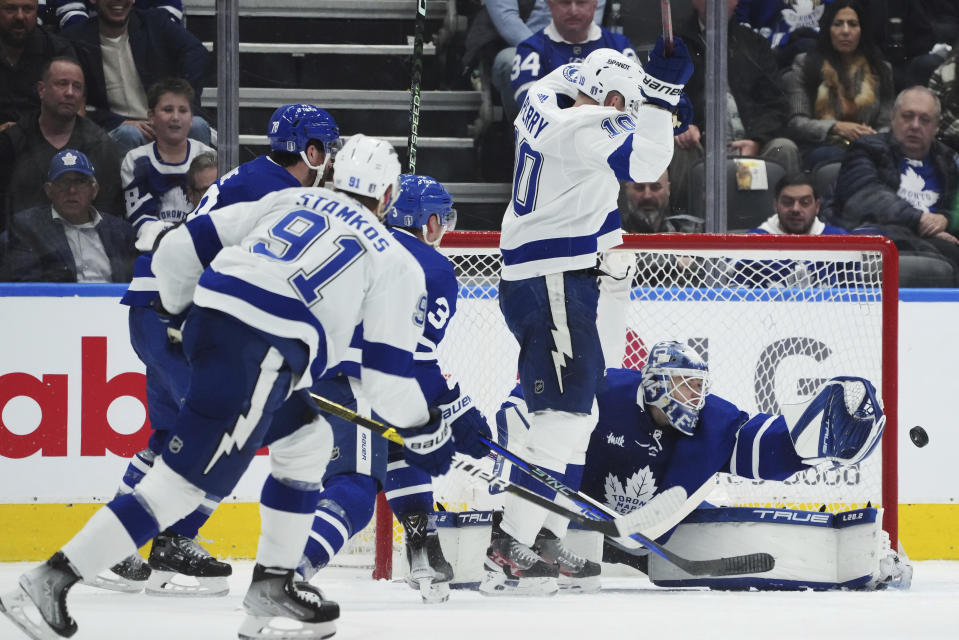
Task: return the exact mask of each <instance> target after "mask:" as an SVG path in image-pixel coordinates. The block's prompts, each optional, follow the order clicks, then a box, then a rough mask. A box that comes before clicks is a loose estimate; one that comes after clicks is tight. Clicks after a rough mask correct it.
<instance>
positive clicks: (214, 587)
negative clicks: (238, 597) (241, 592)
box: [146, 530, 233, 597]
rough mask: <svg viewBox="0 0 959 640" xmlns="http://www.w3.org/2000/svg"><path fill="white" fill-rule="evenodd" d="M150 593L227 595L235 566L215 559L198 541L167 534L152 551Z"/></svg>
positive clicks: (148, 581)
mask: <svg viewBox="0 0 959 640" xmlns="http://www.w3.org/2000/svg"><path fill="white" fill-rule="evenodd" d="M149 563H150V569H152V572H151V574H150V577H149V579H148V580H147V583H146V592H147V593H149V594H151V595H155V596H200V597H213V596H225V595H226V594H228V593H229V592H230V586H229V584H227V580H226V579H227V577H229V576H230V575H232V573H233V567H231V566H230V565H228V564H227V563H225V562H220V561H219V560H217V559H216V558H214V557H213V556H211V555H210V554H209V553H208V552H207V550H206V549H204V548H203V547H201V546H200V544H199V543H198V542H197V541H196V540H192V539H190V538H187V537H186V536H181V535H179V534H176V533H173V532H172V531H169V530H167V531H164V532H163V533H161V534H160V535H158V536H157V537H156V538H154V539H153V548H152V549H150V560H149Z"/></svg>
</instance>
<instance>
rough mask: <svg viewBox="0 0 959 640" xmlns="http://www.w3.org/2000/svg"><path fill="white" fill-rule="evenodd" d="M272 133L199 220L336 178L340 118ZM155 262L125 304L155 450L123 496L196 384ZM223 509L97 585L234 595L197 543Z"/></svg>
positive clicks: (308, 119) (135, 468) (161, 538)
mask: <svg viewBox="0 0 959 640" xmlns="http://www.w3.org/2000/svg"><path fill="white" fill-rule="evenodd" d="M267 132H268V134H267V135H268V139H269V141H270V149H271V151H270V153H269V155H266V156H260V157H258V158H256V159H254V160H251V161H249V162H246V163H244V164H242V165H240V166H239V167H238V168H237V169H234V170H233V171H231V172H230V173H228V174H227V175H225V176H223V178H221V179H219V180H217V181H216V182H215V183H214V185H213V186H211V188H210V189H209V190H208V192H207V193H206V194H205V195H204V196H203V198H202V200H201V202H200V206H199V207H198V210H197V211H196V212H194V214H192V215H202V214H206V213H209V212H210V211H214V210H216V209H219V208H221V207H224V206H226V205H230V204H236V203H240V202H252V201H255V200H259V199H260V198H262V197H263V196H265V195H266V194H268V193H272V192H274V191H280V190H281V189H286V188H289V187H299V186H303V187H307V186H317V183H320V184H322V181H323V180H325V179H326V177H328V175H329V168H330V167H331V166H332V158H333V155H334V154H335V153H336V151H337V150H339V148H340V147H341V146H342V143H341V141H340V135H339V129H338V128H337V126H336V123H335V122H334V121H333V118H332V117H331V116H330V115H329V114H328V113H327V112H326V111H324V110H323V109H319V108H317V107H315V106H313V105H308V104H289V105H283V106H281V107H279V108H278V109H276V111H274V112H273V115H272V116H271V117H270V123H269V125H268V127H267ZM152 259H153V254H152V253H146V254H144V255H142V256H140V257H139V258H137V261H136V263H135V265H134V277H133V281H132V282H131V283H130V287H129V289H128V291H127V293H126V294H125V295H124V296H123V298H122V299H121V301H120V302H121V303H122V304H126V305H129V306H130V319H129V326H130V341H131V343H132V345H133V349H134V351H136V353H137V355H138V356H139V357H140V360H142V361H143V363H144V365H145V366H146V381H147V408H148V411H149V416H150V425H151V427H152V428H153V433H152V434H151V436H150V441H149V443H148V445H147V448H146V449H144V450H142V451H140V452H138V453H137V454H136V456H134V458H133V459H132V460H131V461H130V464H129V465H128V466H127V469H126V472H125V473H124V476H123V481H122V483H121V484H120V487H119V490H118V491H119V493H121V494H122V493H129V492H131V491H133V489H134V488H135V487H136V485H137V483H138V482H139V481H140V480H141V479H142V478H143V474H144V473H146V471H147V470H148V469H149V468H150V467H151V466H152V464H153V461H154V459H155V458H156V456H158V455H159V454H160V452H161V451H162V450H163V448H164V446H165V445H166V443H167V441H168V440H169V438H170V432H169V428H170V426H171V425H173V423H174V421H175V420H176V415H177V412H178V411H179V408H180V405H181V404H182V399H183V398H184V397H185V396H186V390H187V383H188V381H189V367H188V364H187V361H186V358H185V357H184V354H183V350H182V349H181V348H180V345H179V344H176V343H171V342H170V339H169V336H168V335H167V329H168V328H169V326H170V319H169V318H168V317H165V316H161V315H159V314H157V313H156V311H155V309H154V304H155V303H156V301H157V299H158V297H159V296H158V293H157V287H156V279H155V278H154V275H153V271H152ZM216 506H217V502H216V500H215V499H213V498H207V499H205V500H204V502H203V504H201V506H200V508H199V509H197V511H195V512H194V513H192V514H190V515H189V516H187V517H186V518H184V519H183V520H181V521H179V522H177V523H176V524H174V525H173V526H171V527H170V528H169V529H168V530H166V531H163V532H162V533H160V535H158V536H157V538H156V539H155V540H154V543H153V546H152V547H151V550H150V557H149V564H147V563H144V562H143V560H142V559H141V558H140V556H139V554H132V555H131V556H130V557H128V558H126V559H125V560H124V561H123V562H121V563H119V564H117V565H116V566H114V567H112V568H111V571H110V572H104V573H103V574H102V575H100V576H97V579H96V582H95V583H94V584H95V586H100V587H103V588H107V589H114V590H119V591H139V590H140V589H143V588H144V587H145V588H146V591H147V593H155V594H162V595H176V596H191V595H208V596H209V595H225V594H226V593H227V592H228V590H229V587H228V585H227V583H226V577H227V576H229V575H230V574H231V568H230V565H228V564H226V563H223V562H220V561H218V560H216V559H215V558H213V557H212V556H211V555H210V554H209V553H207V552H206V550H205V549H203V547H201V546H200V545H199V544H198V543H197V542H196V540H195V538H196V537H197V533H198V531H199V529H200V527H202V526H203V524H204V523H205V522H206V521H207V519H208V518H209V517H210V515H211V514H212V513H213V510H214V509H216ZM151 570H152V571H151ZM177 576H187V577H188V578H189V579H187V580H183V579H179V578H178V577H177Z"/></svg>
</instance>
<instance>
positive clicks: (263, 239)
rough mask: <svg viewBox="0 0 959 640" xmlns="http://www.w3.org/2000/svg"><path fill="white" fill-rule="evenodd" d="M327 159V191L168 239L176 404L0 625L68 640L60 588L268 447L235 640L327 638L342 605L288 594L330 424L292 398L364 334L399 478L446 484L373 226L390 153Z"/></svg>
mask: <svg viewBox="0 0 959 640" xmlns="http://www.w3.org/2000/svg"><path fill="white" fill-rule="evenodd" d="M339 157H340V163H339V166H338V171H337V177H336V183H335V184H336V191H330V190H326V189H286V190H283V191H280V192H277V193H274V194H270V195H267V196H266V197H264V198H263V199H261V200H259V201H257V202H252V203H241V204H236V205H233V206H230V207H225V208H223V209H220V210H218V211H215V212H212V213H211V214H209V215H205V216H196V217H194V218H192V219H191V220H190V221H188V222H187V223H186V224H184V225H181V226H179V227H177V228H175V229H173V230H172V231H170V232H169V233H168V234H167V235H166V236H165V237H164V238H163V240H162V242H161V243H160V245H159V247H158V248H157V251H156V253H155V256H154V268H155V271H156V275H157V284H158V290H159V292H160V299H161V302H162V304H163V307H164V308H165V309H167V310H168V311H169V312H170V313H171V314H177V313H181V312H183V311H185V310H187V309H188V308H189V314H188V318H187V320H186V322H185V323H184V325H183V334H182V339H183V342H182V344H183V349H184V352H185V354H186V356H187V360H188V361H189V363H190V384H189V387H188V390H187V396H186V400H185V402H184V404H183V406H182V407H181V409H180V411H179V413H178V415H177V419H176V423H175V424H174V426H173V429H172V431H173V434H174V435H173V437H171V438H170V440H169V442H168V444H167V445H166V447H165V448H164V450H163V452H162V454H161V456H160V457H159V458H158V459H157V460H156V461H155V463H154V465H153V467H152V468H151V469H150V471H149V472H147V474H146V476H145V477H144V478H143V480H142V481H141V482H140V483H139V484H138V485H137V487H136V489H135V490H134V492H133V493H132V494H129V495H125V496H120V497H118V498H115V499H114V500H112V501H111V502H110V503H109V504H108V505H107V506H106V507H105V508H103V509H101V510H99V511H98V512H97V513H96V514H95V515H94V516H93V518H91V520H90V521H89V522H88V523H87V525H86V526H85V527H84V528H83V530H81V531H80V532H79V533H78V534H77V535H76V536H75V537H74V538H73V539H72V540H71V541H70V542H68V543H67V544H66V545H65V546H64V547H63V549H62V550H61V551H59V552H57V553H56V554H54V555H53V556H52V557H51V558H50V559H49V560H48V561H47V562H46V563H44V564H43V565H40V566H39V567H37V568H35V569H32V570H30V571H28V572H26V573H25V574H24V575H23V576H21V579H20V588H19V589H18V590H16V591H13V592H10V593H8V594H6V595H4V596H3V598H2V601H0V609H2V610H3V611H4V613H6V615H8V617H10V618H11V619H12V620H13V621H14V622H15V623H16V624H17V625H18V626H20V627H21V628H23V629H24V630H25V631H27V633H28V634H30V635H33V636H34V637H40V635H39V634H41V633H46V634H49V633H51V632H55V633H58V634H60V635H63V636H69V635H72V634H73V633H75V632H76V623H75V622H74V621H73V619H72V618H71V617H70V615H69V613H68V611H67V607H66V599H67V592H68V591H69V589H70V587H71V586H72V585H73V584H75V583H76V582H77V581H79V580H80V579H81V577H84V578H92V577H93V576H94V575H96V574H97V573H98V572H99V571H101V570H102V569H103V568H105V567H107V566H110V565H111V564H112V563H113V562H115V561H116V560H118V559H120V558H122V557H125V556H127V555H129V554H130V553H132V552H133V551H135V550H136V548H137V547H138V546H139V545H141V544H143V543H144V542H146V541H147V540H149V539H150V538H152V537H154V536H155V535H156V534H157V533H158V532H159V531H160V530H162V529H163V528H165V527H166V526H169V525H170V524H172V523H173V522H175V521H176V520H178V519H180V518H181V517H183V516H184V515H186V514H188V513H190V512H191V511H193V510H194V509H195V508H196V507H197V506H198V505H199V504H200V502H201V501H202V499H203V498H204V496H205V495H207V494H213V495H215V496H218V497H222V496H225V495H228V494H229V493H230V492H231V491H232V490H233V487H234V486H235V485H236V483H237V481H238V480H239V478H240V476H241V475H242V473H243V472H244V471H245V469H246V467H247V466H248V464H249V462H250V461H251V460H252V458H253V456H254V455H255V453H256V451H257V449H259V448H260V447H261V446H263V445H265V444H269V445H270V463H271V473H270V475H269V477H268V478H267V479H266V481H265V483H264V486H263V492H262V495H261V500H260V502H261V509H260V518H261V535H260V542H259V546H258V549H257V564H256V566H255V567H254V570H253V579H252V582H251V584H250V587H249V590H248V591H247V595H246V597H245V598H244V609H245V610H246V613H247V615H246V619H245V620H244V622H243V625H242V626H241V628H240V636H241V637H247V638H272V639H277V640H279V639H291V638H298V639H303V638H306V639H318V638H326V637H328V636H330V635H332V634H333V633H334V632H335V620H336V619H337V618H338V617H339V607H338V606H337V605H336V604H335V603H333V602H331V601H328V600H325V599H323V597H322V594H320V593H319V591H318V590H316V589H314V588H312V587H310V586H309V585H302V584H299V585H298V584H295V583H294V580H293V576H294V569H295V567H296V566H297V564H298V562H299V560H300V558H301V556H302V550H303V548H304V546H305V544H306V540H307V538H308V537H309V531H310V524H311V523H312V520H313V511H314V508H315V506H316V503H317V497H318V495H319V493H320V487H321V480H322V476H323V470H324V468H325V466H326V463H327V462H328V460H329V457H330V452H331V448H332V433H331V431H330V427H329V424H328V423H327V422H326V421H325V420H323V419H322V418H321V417H318V416H316V414H315V413H314V412H313V411H312V410H311V409H310V406H309V404H308V403H307V401H306V399H305V398H304V392H305V390H306V389H307V388H309V386H310V385H311V384H312V383H313V381H314V380H315V379H318V378H321V377H322V376H323V375H324V373H326V372H327V371H329V370H333V369H335V368H336V367H337V366H338V365H339V363H340V361H341V359H342V358H343V357H345V356H346V355H347V354H348V353H349V346H350V344H349V343H350V339H351V337H352V336H353V333H354V328H355V327H356V326H357V325H359V324H361V323H362V324H363V327H364V337H365V341H364V344H363V345H362V356H361V360H360V362H361V371H360V374H361V379H362V389H363V391H364V393H365V395H366V397H368V398H369V399H370V402H371V404H372V406H373V408H374V410H376V411H377V412H378V413H379V414H380V415H382V416H383V417H384V418H385V419H387V420H389V422H390V423H391V424H393V425H396V426H397V427H398V429H399V432H400V433H401V435H402V436H403V438H404V440H405V442H406V449H405V455H406V459H407V461H408V462H410V463H412V464H415V465H417V466H420V467H422V468H424V469H426V470H428V471H429V472H430V473H434V474H437V475H438V474H441V473H444V472H445V471H446V470H447V469H449V465H450V460H451V458H452V454H453V442H452V438H451V435H450V429H449V426H448V425H447V424H446V423H444V422H443V421H442V419H441V414H440V412H439V411H436V410H435V409H432V410H431V408H430V407H429V405H428V403H427V401H426V399H425V398H424V397H423V393H422V391H421V390H420V387H419V385H418V383H417V381H416V379H415V378H414V377H413V376H412V373H413V359H414V352H415V349H416V344H417V342H418V340H419V338H420V336H421V335H422V332H423V325H424V323H425V321H426V318H425V312H424V306H425V298H426V294H425V290H426V287H425V281H424V279H423V275H422V270H421V269H420V267H419V266H418V265H417V264H416V262H415V260H414V259H413V258H412V257H411V256H410V255H409V253H408V252H407V251H405V250H404V249H403V248H402V247H401V246H400V245H399V244H398V243H397V242H395V240H394V239H393V237H392V236H391V235H390V234H389V232H388V231H387V230H386V229H385V227H383V226H382V224H381V223H380V218H381V217H382V216H383V215H384V213H385V211H386V210H388V209H389V206H390V204H391V203H392V200H393V199H394V197H395V194H396V193H397V192H398V182H399V161H398V160H397V158H396V152H395V151H394V150H393V148H392V147H391V146H390V145H389V144H388V143H387V142H385V141H383V140H378V139H376V138H368V137H366V136H363V135H359V134H358V135H355V136H353V137H352V138H351V139H350V141H349V143H347V144H346V145H345V146H344V148H343V149H342V151H341V153H340V156H339ZM191 304H192V307H191V306H190V305H191ZM32 607H36V608H37V609H38V610H39V612H33V617H31V615H30V614H28V613H27V611H26V609H28V608H32ZM37 613H39V614H40V615H41V616H42V618H36V617H35V616H36V614H37ZM38 620H42V622H39V621H38Z"/></svg>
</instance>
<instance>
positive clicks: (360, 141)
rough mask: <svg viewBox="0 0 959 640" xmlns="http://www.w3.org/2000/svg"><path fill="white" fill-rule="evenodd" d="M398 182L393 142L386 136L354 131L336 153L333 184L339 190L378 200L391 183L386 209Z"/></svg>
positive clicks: (398, 162) (397, 163)
mask: <svg viewBox="0 0 959 640" xmlns="http://www.w3.org/2000/svg"><path fill="white" fill-rule="evenodd" d="M399 183H400V161H399V159H398V158H397V157H396V150H395V149H394V148H393V145H391V144H390V143H389V142H387V141H386V140H381V139H380V138H371V137H369V136H365V135H363V134H362V133H357V134H355V135H352V136H350V139H349V140H347V141H346V144H344V145H343V148H342V149H341V150H340V151H339V153H337V155H336V169H335V170H334V172H333V185H334V186H335V187H336V188H337V189H338V190H339V191H346V192H348V193H354V194H356V195H360V196H365V197H368V198H376V200H380V199H381V198H382V197H383V194H384V193H386V190H387V189H388V188H389V187H390V186H392V187H393V192H392V197H391V200H390V201H389V202H386V203H384V206H383V208H382V211H384V212H386V211H389V209H390V207H391V206H392V205H393V200H395V199H396V197H397V195H398V194H399V192H400V184H399ZM381 219H382V216H381Z"/></svg>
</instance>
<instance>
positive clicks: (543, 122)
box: [500, 64, 673, 280]
mask: <svg viewBox="0 0 959 640" xmlns="http://www.w3.org/2000/svg"><path fill="white" fill-rule="evenodd" d="M578 73H579V65H576V64H571V65H564V66H563V67H560V68H559V69H556V70H555V71H553V72H551V73H550V74H549V75H547V76H546V77H544V78H543V79H542V80H540V81H539V82H537V83H536V84H534V85H533V86H532V87H531V88H530V90H529V92H528V93H527V96H526V101H525V102H524V103H523V106H522V108H521V109H520V112H519V115H518V116H517V117H516V120H515V121H514V130H515V137H516V157H515V163H514V175H513V192H512V199H511V201H510V204H509V206H508V207H507V209H506V213H505V215H504V217H503V225H502V233H501V235H500V252H501V253H502V256H503V271H502V277H503V279H505V280H522V279H525V278H532V277H535V276H541V275H546V274H550V273H561V272H564V271H574V270H577V269H586V268H589V267H594V266H596V253H597V252H598V251H604V250H606V249H609V248H611V247H614V246H616V245H618V244H620V243H621V242H622V238H623V235H622V228H621V225H620V217H619V210H618V208H617V202H616V200H617V198H618V196H619V181H620V180H632V181H635V182H655V181H656V180H658V179H659V177H660V176H661V175H662V173H663V171H665V170H666V167H667V166H668V165H669V161H670V160H671V159H672V155H673V124H672V114H671V113H669V112H668V111H666V110H664V109H659V108H657V107H653V106H650V105H645V104H644V105H642V106H639V107H638V108H637V109H636V110H635V115H631V114H628V113H623V112H621V111H617V110H616V109H615V108H613V107H602V106H592V105H584V106H578V107H572V108H569V109H562V108H561V107H560V105H559V103H558V102H557V100H558V98H559V96H561V95H565V96H569V97H572V98H575V97H576V95H577V94H578V88H577V87H579V85H578V83H577V81H576V80H577V76H578Z"/></svg>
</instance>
